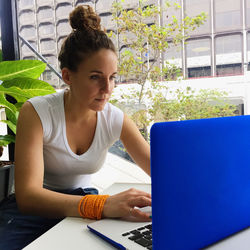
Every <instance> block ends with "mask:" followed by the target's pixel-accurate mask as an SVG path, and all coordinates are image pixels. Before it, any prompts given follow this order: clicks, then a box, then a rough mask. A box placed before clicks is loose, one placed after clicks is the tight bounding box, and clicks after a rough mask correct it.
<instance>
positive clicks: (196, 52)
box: [186, 38, 211, 77]
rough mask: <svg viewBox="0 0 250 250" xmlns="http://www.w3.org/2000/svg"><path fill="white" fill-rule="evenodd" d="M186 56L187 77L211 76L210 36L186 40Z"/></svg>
mask: <svg viewBox="0 0 250 250" xmlns="http://www.w3.org/2000/svg"><path fill="white" fill-rule="evenodd" d="M186 57H187V73H188V74H187V75H188V77H204V76H211V41H210V38H203V39H195V40H189V41H187V44H186Z"/></svg>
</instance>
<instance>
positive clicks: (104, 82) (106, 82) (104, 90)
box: [102, 79, 110, 93]
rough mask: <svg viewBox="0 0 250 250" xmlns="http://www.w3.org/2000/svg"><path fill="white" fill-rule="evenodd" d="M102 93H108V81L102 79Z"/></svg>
mask: <svg viewBox="0 0 250 250" xmlns="http://www.w3.org/2000/svg"><path fill="white" fill-rule="evenodd" d="M102 91H103V92H105V93H108V92H109V91H110V80H109V79H104V80H103V83H102Z"/></svg>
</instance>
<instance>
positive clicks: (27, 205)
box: [15, 102, 81, 217]
mask: <svg viewBox="0 0 250 250" xmlns="http://www.w3.org/2000/svg"><path fill="white" fill-rule="evenodd" d="M43 176H44V161H43V129H42V124H41V121H40V118H39V116H38V115H37V113H36V111H35V110H34V108H33V106H32V105H31V104H30V103H29V102H26V103H25V104H24V105H23V107H22V109H21V111H20V114H19V118H18V124H17V135H16V145H15V192H16V198H17V202H18V206H19V208H20V210H21V211H23V212H24V213H29V214H39V215H44V216H47V217H64V216H78V212H77V204H78V202H79V200H80V199H81V196H74V195H66V194H61V193H57V192H53V191H49V190H47V189H44V188H43Z"/></svg>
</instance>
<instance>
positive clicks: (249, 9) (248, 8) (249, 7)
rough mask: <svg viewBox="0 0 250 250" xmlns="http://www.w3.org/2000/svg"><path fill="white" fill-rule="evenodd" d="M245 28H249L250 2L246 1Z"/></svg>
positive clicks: (249, 0)
mask: <svg viewBox="0 0 250 250" xmlns="http://www.w3.org/2000/svg"><path fill="white" fill-rule="evenodd" d="M245 13H246V26H247V27H250V0H246V11H245Z"/></svg>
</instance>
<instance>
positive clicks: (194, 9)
mask: <svg viewBox="0 0 250 250" xmlns="http://www.w3.org/2000/svg"><path fill="white" fill-rule="evenodd" d="M184 4H185V14H186V15H187V16H189V17H195V16H196V15H199V14H200V13H201V12H205V13H206V15H207V20H206V22H204V24H203V25H201V26H200V27H198V28H197V29H195V30H194V31H191V32H190V33H189V34H190V35H200V34H209V33H211V8H210V4H211V1H210V0H185V2H184Z"/></svg>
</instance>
